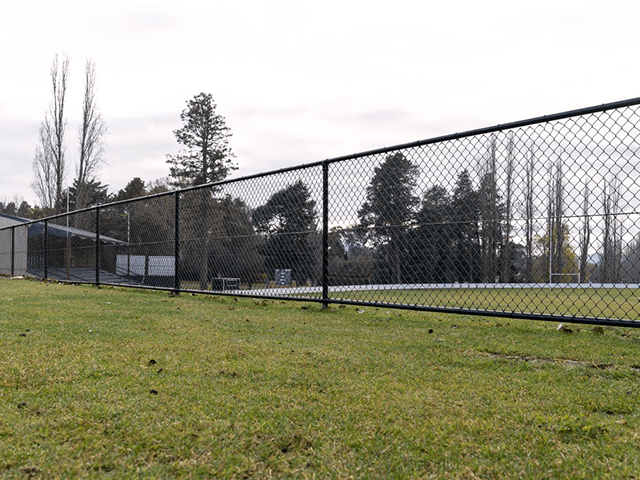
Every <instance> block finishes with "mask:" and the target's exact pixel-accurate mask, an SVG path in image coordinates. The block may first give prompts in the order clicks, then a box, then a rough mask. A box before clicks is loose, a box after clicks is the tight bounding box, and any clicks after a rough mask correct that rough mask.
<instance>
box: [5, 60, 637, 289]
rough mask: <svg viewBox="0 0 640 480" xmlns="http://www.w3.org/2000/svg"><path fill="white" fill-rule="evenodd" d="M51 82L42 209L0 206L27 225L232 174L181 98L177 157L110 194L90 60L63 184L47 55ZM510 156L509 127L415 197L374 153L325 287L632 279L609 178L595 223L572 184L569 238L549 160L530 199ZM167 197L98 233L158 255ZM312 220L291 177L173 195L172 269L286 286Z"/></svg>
mask: <svg viewBox="0 0 640 480" xmlns="http://www.w3.org/2000/svg"><path fill="white" fill-rule="evenodd" d="M50 78H51V93H52V100H51V103H50V105H49V108H48V109H47V110H46V112H45V117H44V119H43V121H42V124H41V127H40V130H39V140H38V145H37V148H36V154H35V158H34V162H33V167H34V181H33V183H32V188H33V189H34V191H35V192H36V194H37V195H38V198H39V200H40V201H41V205H42V206H39V207H38V206H36V207H31V206H30V205H29V204H28V203H27V202H24V201H22V202H18V201H16V200H14V201H13V202H9V203H6V204H3V203H1V202H0V211H3V212H5V213H8V214H12V215H18V216H22V217H25V218H40V217H43V216H47V215H50V214H53V213H60V212H62V211H65V210H66V208H67V202H68V204H69V209H70V210H72V211H73V210H78V209H82V208H84V207H89V206H94V205H100V204H105V203H109V202H112V201H116V200H126V199H135V198H141V197H144V196H145V195H148V194H153V193H161V192H165V191H169V190H173V189H177V188H184V187H190V186H198V185H205V184H209V183H215V182H217V181H220V180H223V179H225V178H227V177H228V175H229V174H230V173H231V172H232V171H233V170H234V169H236V168H237V166H236V165H235V163H234V161H233V159H234V157H235V155H234V153H233V151H232V150H231V148H230V146H229V138H230V137H231V131H230V129H229V128H228V126H227V125H226V120H225V118H224V117H223V116H221V115H220V114H218V113H217V111H216V108H217V107H216V104H215V102H214V101H213V98H212V96H211V95H210V94H206V93H200V94H198V95H195V96H194V97H193V98H192V99H190V100H188V101H187V105H186V108H185V109H184V110H183V111H182V113H181V115H180V118H181V120H182V123H183V125H182V127H181V128H179V129H177V130H175V131H174V132H173V133H174V136H175V138H176V141H177V142H178V144H180V145H181V146H182V147H184V149H183V150H182V151H180V152H179V153H178V154H176V155H167V159H166V163H167V164H168V165H169V177H168V178H167V179H164V180H157V181H155V182H152V183H150V184H145V182H144V181H143V180H141V179H140V178H138V177H135V178H134V179H132V180H131V181H130V182H129V183H128V184H127V185H126V186H125V188H123V189H122V190H120V191H119V192H117V193H113V194H110V193H109V192H108V186H106V185H103V184H102V183H101V182H100V181H99V179H98V176H97V173H98V169H99V166H100V165H101V164H102V163H103V154H104V150H105V147H104V140H103V138H104V134H105V132H106V124H105V121H104V119H103V118H102V116H101V115H100V113H99V110H98V108H97V105H96V90H95V65H94V64H93V62H91V61H87V63H86V66H85V72H84V80H85V88H84V100H83V111H82V122H81V127H80V129H79V132H78V158H77V162H76V172H75V173H76V175H75V178H74V179H73V182H72V184H71V185H69V186H68V187H67V188H64V183H63V182H64V180H65V178H66V176H67V170H68V168H67V159H66V146H65V127H66V119H65V116H64V115H65V103H66V90H67V86H68V82H69V59H68V58H67V57H65V58H63V59H62V61H61V62H59V59H58V57H57V56H56V57H55V59H54V61H53V63H52V66H51V70H50ZM499 150H501V153H500V154H499V153H498V151H499ZM518 153H520V152H518V148H517V147H516V140H515V138H514V134H513V133H512V132H511V133H508V134H507V136H506V141H505V143H504V144H503V145H500V144H499V142H498V139H497V136H496V135H492V136H490V137H488V140H487V141H486V145H485V152H484V153H483V154H481V155H479V156H478V155H476V158H474V165H472V166H470V168H474V171H473V172H472V171H470V170H469V169H464V170H461V171H459V172H457V174H456V175H457V176H456V178H455V183H454V184H453V185H451V186H449V187H447V186H445V185H438V184H435V183H433V182H432V184H431V186H429V187H428V188H427V189H426V190H425V191H423V192H421V193H418V192H417V191H416V190H417V188H418V181H419V178H420V175H421V172H420V169H419V167H418V165H416V164H415V163H414V162H413V161H412V160H411V159H410V158H408V157H407V156H406V155H405V154H404V153H403V152H400V151H398V152H393V153H390V154H388V155H386V156H384V158H382V159H381V161H380V163H379V164H378V165H377V166H376V167H375V168H374V170H373V174H372V176H371V178H370V180H369V183H368V185H367V187H366V195H365V199H364V202H363V203H362V205H360V207H359V208H358V210H357V215H356V219H355V223H353V224H352V225H348V226H345V227H344V228H342V227H334V228H333V229H332V230H331V232H330V234H329V243H330V249H329V252H330V254H329V265H330V272H331V276H332V278H331V283H334V284H364V283H387V284H388V283H453V282H460V283H478V282H485V283H495V282H501V283H511V282H547V281H552V282H553V281H561V282H564V281H577V280H578V279H580V281H582V282H588V281H602V282H618V281H638V280H640V272H637V271H638V270H640V269H639V268H638V267H636V264H637V262H636V261H635V259H640V238H638V239H637V240H635V241H633V242H631V243H630V244H629V245H628V246H627V247H626V248H625V249H623V247H622V231H623V228H622V227H623V226H622V223H621V221H620V219H619V218H620V215H619V214H620V213H621V208H620V203H621V195H620V189H621V187H620V182H619V180H618V179H617V178H616V177H615V176H612V177H610V178H609V179H608V180H607V181H606V182H605V185H604V187H603V189H602V191H603V193H602V198H601V202H602V206H603V212H602V214H601V215H600V218H601V221H599V222H598V223H597V224H596V223H595V222H594V221H593V220H592V210H593V204H594V203H595V199H594V198H593V197H594V195H593V194H592V192H591V190H590V187H589V183H588V182H585V185H584V189H583V191H582V199H583V200H582V212H581V214H580V215H579V217H580V219H581V226H580V231H579V232H578V234H577V236H576V233H575V232H574V231H572V229H571V226H572V225H573V223H572V221H573V220H570V219H569V218H568V216H567V188H568V187H569V186H568V185H566V175H565V172H564V165H563V160H562V158H561V155H557V158H556V159H555V160H554V161H550V162H549V163H548V165H547V171H548V175H549V179H548V183H547V186H546V188H547V191H545V192H543V193H542V196H541V194H540V192H541V188H542V187H540V183H541V182H540V179H541V170H542V169H541V167H540V165H539V160H538V159H537V158H536V157H537V152H536V148H535V145H528V146H527V147H526V151H525V153H524V155H522V154H521V155H520V156H521V157H524V158H520V159H519V160H518V159H516V155H517V154H518ZM499 172H500V173H499ZM474 175H475V178H474ZM516 191H517V192H518V193H516ZM516 197H517V198H516ZM154 202H155V203H154ZM168 202H169V200H168V198H164V199H163V197H160V198H159V199H150V200H149V201H145V200H140V201H136V202H134V203H131V204H130V205H127V206H124V205H121V206H116V207H113V208H110V209H107V210H106V211H105V220H104V222H103V225H102V226H103V228H105V229H106V231H107V232H108V234H110V235H112V236H113V237H114V238H121V239H123V238H126V240H127V241H128V242H129V243H130V244H133V245H134V246H135V249H136V250H137V251H140V252H143V251H144V252H147V254H149V252H151V253H153V254H158V255H159V254H170V253H171V252H172V248H173V247H172V246H171V242H169V241H158V240H159V238H163V237H166V238H169V237H171V236H172V235H173V233H172V229H173V228H174V224H173V223H172V219H171V218H170V216H168V215H167V212H168V211H171V209H172V208H173V207H172V206H171V205H170V204H169V203H168ZM154 205H155V206H154ZM543 209H546V211H544V212H543V211H542V210H543ZM571 213H572V214H573V215H572V216H573V217H575V216H576V215H575V214H576V212H575V211H572V212H571ZM318 218H319V217H318V210H317V205H316V202H315V201H314V200H313V199H312V194H311V191H310V189H309V188H308V186H307V185H306V184H305V183H304V182H303V180H302V179H294V180H292V182H291V183H290V184H289V185H287V186H285V187H284V188H282V189H280V190H279V191H277V192H274V193H273V194H272V195H271V196H270V197H269V198H268V199H267V200H266V202H265V203H264V204H263V205H260V206H257V207H249V206H248V205H247V204H246V203H245V202H244V201H243V200H242V199H240V198H236V197H233V196H231V195H229V194H222V190H221V189H220V188H215V187H208V188H203V189H200V190H194V191H192V192H189V193H187V194H184V195H183V199H182V200H181V218H180V222H181V224H180V229H181V240H182V241H183V242H184V248H183V249H182V258H181V262H182V263H183V264H184V265H183V266H184V268H183V271H184V272H187V276H189V277H190V278H191V279H192V280H194V281H197V282H199V284H200V287H201V288H202V289H206V286H207V285H208V283H209V281H210V279H211V278H212V277H213V276H234V277H235V276H240V277H242V278H244V279H246V280H247V281H248V282H250V283H254V282H258V283H259V282H261V281H265V277H266V278H270V277H271V274H272V272H273V271H274V270H275V269H277V268H289V269H291V270H292V273H293V278H294V279H295V280H296V281H297V282H300V283H318V282H319V281H320V279H321V269H320V258H321V252H320V249H321V245H322V239H321V237H320V234H319V232H318ZM124 219H126V222H125V221H124ZM132 222H133V224H134V226H135V227H134V228H133V229H132V228H131V224H132ZM84 223H87V225H88V224H90V223H91V220H90V219H89V220H87V221H85V222H81V221H80V220H78V221H77V224H76V225H75V226H78V227H82V226H83V224H84ZM125 223H126V225H127V227H126V230H127V231H126V233H125V226H124V225H125ZM596 229H599V231H596ZM572 234H573V235H574V237H577V238H571V235H572ZM596 234H599V235H596ZM596 237H597V238H596ZM144 245H147V246H146V247H144ZM151 245H153V247H151ZM596 248H598V254H596V255H595V256H594V255H593V251H594V250H595V249H596ZM590 252H591V253H590ZM633 272H637V273H633Z"/></svg>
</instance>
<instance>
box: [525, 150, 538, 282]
mask: <svg viewBox="0 0 640 480" xmlns="http://www.w3.org/2000/svg"><path fill="white" fill-rule="evenodd" d="M535 152H536V150H535V145H530V146H529V156H528V158H527V161H526V162H527V163H526V165H525V186H524V219H525V227H524V231H525V234H524V236H525V258H526V266H525V271H526V274H525V281H527V282H532V281H533V245H534V243H533V242H534V224H533V222H534V215H535V207H534V203H533V199H534V178H535V175H536V156H535Z"/></svg>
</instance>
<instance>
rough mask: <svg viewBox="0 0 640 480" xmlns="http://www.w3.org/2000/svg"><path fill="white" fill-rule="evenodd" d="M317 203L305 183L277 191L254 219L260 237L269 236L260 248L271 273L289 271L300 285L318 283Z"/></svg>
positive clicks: (259, 209) (260, 207) (299, 182)
mask: <svg viewBox="0 0 640 480" xmlns="http://www.w3.org/2000/svg"><path fill="white" fill-rule="evenodd" d="M315 205H316V202H315V201H314V200H312V199H311V193H310V192H309V188H308V187H307V185H306V184H305V183H304V182H303V181H302V180H298V181H297V182H295V183H292V184H291V185H289V186H287V187H285V188H283V189H282V190H279V191H277V192H276V193H274V194H273V195H271V197H269V199H268V200H267V202H266V203H265V204H264V205H261V206H259V207H258V208H256V209H255V210H254V211H253V214H252V216H251V218H252V220H253V224H254V225H255V227H256V230H257V231H258V233H261V234H263V235H265V236H266V239H265V241H264V242H263V243H262V244H261V245H259V246H258V252H259V253H260V254H261V255H263V256H264V257H265V262H264V266H265V269H266V270H267V271H269V272H273V271H274V270H275V269H277V268H290V269H291V274H292V278H294V279H296V280H298V281H299V282H305V281H307V280H315V276H316V266H317V262H318V255H317V242H315V241H314V237H315V235H316V220H317V216H318V214H317V212H316V209H315Z"/></svg>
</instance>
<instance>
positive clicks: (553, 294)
mask: <svg viewBox="0 0 640 480" xmlns="http://www.w3.org/2000/svg"><path fill="white" fill-rule="evenodd" d="M331 297H332V298H334V299H340V300H354V301H369V302H378V303H397V304H404V305H424V306H434V307H444V308H455V309H458V308H462V309H470V310H485V311H497V312H509V313H532V314H540V315H565V316H574V315H575V316H584V317H595V318H613V319H619V320H639V319H640V292H638V290H637V289H611V288H553V289H551V288H434V289H429V290H423V289H416V290H363V291H350V292H335V293H332V294H331Z"/></svg>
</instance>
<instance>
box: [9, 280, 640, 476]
mask: <svg viewBox="0 0 640 480" xmlns="http://www.w3.org/2000/svg"><path fill="white" fill-rule="evenodd" d="M556 326H557V325H556V324H551V323H544V322H532V321H518V320H502V319H489V318H485V317H472V316H452V315H435V314H420V313H417V312H406V311H396V310H386V309H384V308H379V309H376V308H354V307H346V308H340V307H338V306H335V305H334V306H332V308H330V309H328V310H325V311H323V310H321V308H320V306H319V305H317V304H305V303H300V302H289V303H285V302H274V301H266V300H264V301H263V300H250V299H239V300H237V301H236V300H235V299H234V298H232V297H212V296H205V295H197V296H194V295H189V294H182V295H180V296H178V297H171V296H169V295H168V294H167V293H162V292H153V291H141V290H134V289H124V288H110V287H103V288H99V289H98V288H95V287H91V286H72V285H61V284H57V283H41V282H35V281H26V280H24V281H21V280H9V279H5V278H0V339H1V341H2V350H1V352H2V354H1V355H0V478H47V479H49V478H238V479H240V478H345V479H346V478H425V479H427V478H436V479H440V478H441V479H449V478H454V479H455V478H458V479H478V478H482V479H513V478H528V479H541V478H549V479H552V478H553V479H555V478H590V479H591V478H599V479H600V478H611V479H623V478H624V479H629V478H640V454H639V453H638V451H639V448H640V417H639V413H640V331H638V330H637V329H624V328H605V329H604V330H603V331H604V334H598V333H595V332H591V331H590V329H589V328H588V327H584V326H575V325H573V326H571V329H572V330H573V332H572V333H563V332H559V331H557V330H556Z"/></svg>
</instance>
